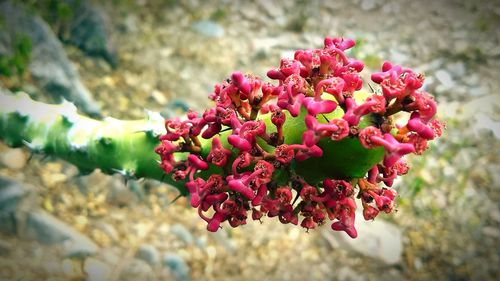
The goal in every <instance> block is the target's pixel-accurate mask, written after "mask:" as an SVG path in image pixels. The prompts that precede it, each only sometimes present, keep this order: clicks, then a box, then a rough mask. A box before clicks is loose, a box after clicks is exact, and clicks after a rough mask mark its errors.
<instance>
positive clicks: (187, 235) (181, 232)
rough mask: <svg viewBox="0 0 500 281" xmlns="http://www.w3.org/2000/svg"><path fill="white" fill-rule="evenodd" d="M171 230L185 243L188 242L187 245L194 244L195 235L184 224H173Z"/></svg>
mask: <svg viewBox="0 0 500 281" xmlns="http://www.w3.org/2000/svg"><path fill="white" fill-rule="evenodd" d="M170 232H171V233H172V234H173V235H175V236H176V237H177V238H179V239H181V240H182V241H183V242H184V243H186V245H192V244H193V241H194V238H193V235H192V234H191V232H189V230H187V229H186V227H184V226H183V225H182V224H174V225H172V227H171V228H170Z"/></svg>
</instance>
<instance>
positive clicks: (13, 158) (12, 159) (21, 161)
mask: <svg viewBox="0 0 500 281" xmlns="http://www.w3.org/2000/svg"><path fill="white" fill-rule="evenodd" d="M0 161H1V163H2V165H4V166H5V167H7V168H10V169H13V170H20V169H22V168H24V166H26V163H27V161H28V157H27V156H26V153H25V152H24V151H23V150H22V149H21V148H13V149H8V150H7V151H6V152H4V153H3V154H2V155H1V156H0Z"/></svg>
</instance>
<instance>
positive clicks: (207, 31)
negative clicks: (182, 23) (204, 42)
mask: <svg viewBox="0 0 500 281" xmlns="http://www.w3.org/2000/svg"><path fill="white" fill-rule="evenodd" d="M191 28H192V29H193V30H194V31H195V32H197V33H199V34H201V35H203V36H206V37H209V38H220V37H222V36H224V34H225V30H224V28H223V27H222V26H221V25H219V24H218V23H216V22H213V21H210V20H201V21H196V22H194V23H193V24H192V25H191Z"/></svg>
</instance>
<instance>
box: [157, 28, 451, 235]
mask: <svg viewBox="0 0 500 281" xmlns="http://www.w3.org/2000/svg"><path fill="white" fill-rule="evenodd" d="M324 43H325V44H324V45H325V46H324V48H322V49H314V50H298V51H296V52H295V55H294V59H286V58H284V59H282V60H281V63H280V67H279V68H278V69H272V70H270V71H269V72H268V73H267V76H268V77H269V78H270V79H272V80H276V83H274V84H271V83H264V82H263V81H262V80H261V79H259V78H258V77H256V76H252V75H244V74H242V73H241V72H234V73H233V74H232V75H231V77H230V78H228V79H227V80H226V81H225V82H223V83H221V84H218V85H216V86H215V89H214V91H213V93H211V94H210V95H209V97H210V99H211V100H213V101H214V102H215V106H214V107H212V108H210V109H207V110H205V112H203V114H197V113H195V112H188V114H187V118H186V119H185V120H181V119H171V120H167V121H166V122H165V128H166V134H164V135H162V136H161V137H160V142H161V143H160V145H159V146H158V147H157V148H156V153H158V154H159V155H160V158H161V161H160V166H161V168H162V169H163V170H164V171H165V173H166V174H171V176H172V177H173V178H174V180H177V181H185V187H186V189H187V191H188V192H189V195H190V200H191V201H190V202H191V205H192V206H193V207H194V208H197V209H198V213H199V215H200V217H201V218H202V219H204V220H205V221H206V222H207V229H208V230H209V231H217V230H218V229H219V228H220V227H221V223H223V222H224V221H228V223H229V224H230V225H231V226H232V227H236V226H239V225H242V224H246V221H247V219H248V216H249V212H251V218H252V219H253V220H261V219H262V217H264V216H267V217H278V219H279V220H280V222H282V223H291V224H295V225H298V224H300V226H302V227H304V228H305V229H307V230H309V229H313V228H315V227H317V226H318V225H321V224H323V223H325V222H326V219H327V218H328V219H329V220H330V221H333V223H332V225H331V228H332V229H333V230H337V231H338V230H342V231H345V232H346V233H347V234H348V235H349V236H351V237H353V238H354V237H356V236H357V232H356V229H355V227H354V220H355V209H356V201H357V200H356V198H358V199H359V200H360V201H361V204H362V206H363V216H364V218H365V219H366V220H371V219H374V218H375V217H376V216H377V215H378V214H379V212H380V211H382V212H385V213H389V212H391V211H392V210H393V209H394V199H395V197H396V191H395V190H394V189H392V188H391V186H392V185H393V182H394V179H395V178H396V177H397V176H399V175H403V174H405V173H406V172H407V171H408V166H407V164H406V162H405V160H404V158H403V156H405V155H406V154H409V153H414V154H421V153H422V152H423V151H424V150H425V149H426V148H427V146H428V145H427V142H428V141H429V140H432V139H434V138H436V137H438V136H440V135H441V130H442V127H443V125H442V123H441V122H439V121H437V120H436V119H434V115H435V114H436V103H435V101H434V99H433V98H432V96H431V95H429V94H428V93H426V92H424V91H423V90H421V89H420V88H421V87H422V84H423V81H424V77H423V75H420V74H416V73H414V72H413V71H412V70H410V69H408V68H403V67H400V66H395V65H392V64H391V63H388V62H386V63H384V64H383V66H382V71H381V72H379V73H375V74H373V75H372V77H371V78H372V80H373V82H375V83H377V84H379V85H380V89H381V90H379V91H376V92H375V93H371V94H367V93H366V92H363V93H364V94H361V91H360V90H361V89H362V87H363V80H362V78H361V76H360V72H361V71H362V70H363V68H364V64H363V63H362V62H361V61H358V60H355V59H353V58H350V57H348V56H347V55H346V54H345V50H347V49H349V48H351V47H353V46H354V45H355V42H354V41H353V40H350V39H343V38H326V39H325V42H324ZM372 91H373V90H372ZM398 112H403V114H405V113H406V115H408V117H407V118H406V119H405V120H406V121H405V122H406V124H396V123H397V122H395V121H394V120H393V119H394V116H393V115H394V114H396V113H398ZM345 139H350V140H355V141H357V142H358V144H360V147H361V149H364V150H366V151H381V150H383V156H381V157H379V158H378V159H377V162H375V163H373V165H371V166H370V168H369V169H367V170H366V171H364V175H363V176H361V177H359V176H351V175H349V174H345V173H344V174H343V175H341V176H338V173H335V171H333V172H332V174H327V173H325V174H324V175H322V176H321V177H319V178H315V180H309V181H307V180H306V178H310V177H307V173H308V172H307V169H306V170H305V171H306V172H303V171H302V172H298V171H297V169H296V167H297V165H300V163H308V162H307V161H306V160H308V159H311V158H316V159H319V160H320V162H321V164H320V165H323V166H328V165H330V164H331V163H328V161H321V160H322V159H323V158H324V159H325V160H328V159H330V158H325V155H324V154H325V153H326V152H325V151H326V150H327V146H329V145H332V144H333V143H338V142H342V141H343V140H345ZM346 149H348V148H346ZM335 153H336V152H335V151H334V152H333V154H335ZM381 155H382V154H381ZM354 161H360V162H366V161H364V159H356V160H354ZM346 164H347V163H346ZM349 165H356V163H349ZM334 175H336V176H334ZM382 185H383V186H382Z"/></svg>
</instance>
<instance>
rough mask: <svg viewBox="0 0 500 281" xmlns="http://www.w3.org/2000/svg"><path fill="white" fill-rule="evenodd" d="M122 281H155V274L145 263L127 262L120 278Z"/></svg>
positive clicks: (140, 261)
mask: <svg viewBox="0 0 500 281" xmlns="http://www.w3.org/2000/svg"><path fill="white" fill-rule="evenodd" d="M118 280H121V281H136V280H144V281H149V280H151V281H152V280H155V276H154V272H153V269H152V268H151V266H149V264H147V263H146V262H145V261H142V260H138V259H132V260H131V261H129V262H127V264H126V265H125V267H124V268H123V270H122V272H121V274H120V278H119V279H118Z"/></svg>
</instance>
